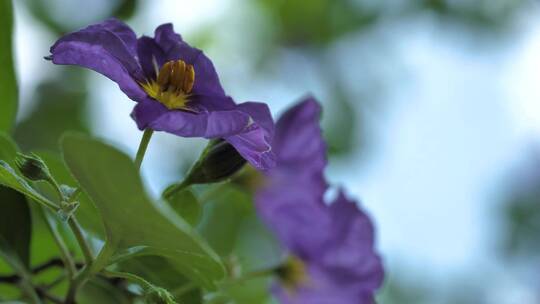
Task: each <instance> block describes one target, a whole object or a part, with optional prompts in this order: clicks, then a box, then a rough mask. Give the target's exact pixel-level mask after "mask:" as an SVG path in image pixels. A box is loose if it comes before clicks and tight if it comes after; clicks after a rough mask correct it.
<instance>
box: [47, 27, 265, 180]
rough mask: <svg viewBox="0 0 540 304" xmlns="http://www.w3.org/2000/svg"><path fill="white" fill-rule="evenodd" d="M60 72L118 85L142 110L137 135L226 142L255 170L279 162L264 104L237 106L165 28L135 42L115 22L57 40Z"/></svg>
mask: <svg viewBox="0 0 540 304" xmlns="http://www.w3.org/2000/svg"><path fill="white" fill-rule="evenodd" d="M50 51H51V55H50V56H49V57H47V59H51V60H52V62H53V63H55V64H61V65H78V66H82V67H85V68H89V69H92V70H94V71H96V72H98V73H101V74H103V75H105V76H106V77H108V78H109V79H111V80H112V81H114V82H116V83H117V84H118V86H119V87H120V89H121V90H122V91H123V92H124V93H125V94H126V95H127V96H128V97H129V98H130V99H132V100H134V101H136V102H137V105H136V106H135V108H134V109H133V112H132V114H131V117H132V118H133V119H134V120H135V122H136V123H137V126H138V127H139V129H141V130H144V129H148V128H149V129H152V130H155V131H164V132H168V133H172V134H175V135H178V136H182V137H204V138H209V139H210V138H224V139H225V140H227V141H228V142H229V143H231V144H232V145H233V146H234V147H235V148H236V149H237V150H238V152H239V153H240V154H241V155H242V156H243V157H244V158H245V159H246V160H247V161H249V162H250V163H251V164H252V165H254V166H255V167H256V168H258V169H263V170H266V169H268V168H271V167H272V166H273V165H274V163H275V161H274V155H273V153H272V151H271V146H270V143H271V141H272V137H273V129H274V124H273V120H272V117H271V115H270V111H269V109H268V107H267V105H266V104H263V103H257V102H246V103H242V104H238V105H237V104H235V102H234V101H233V100H232V98H230V97H229V96H227V95H226V94H225V92H224V90H223V88H222V86H221V83H220V81H219V77H218V75H217V73H216V71H215V68H214V65H213V64H212V62H211V61H210V59H209V58H208V57H207V56H206V55H205V54H204V53H203V52H202V51H201V50H199V49H197V48H194V47H191V46H190V45H189V44H187V43H186V42H185V41H183V40H182V37H181V36H180V35H179V34H177V33H175V32H174V30H173V26H172V25H171V24H163V25H160V26H159V27H158V28H156V30H155V34H154V37H153V38H151V37H147V36H142V37H140V38H137V36H136V35H135V33H134V32H133V30H132V29H131V28H129V27H128V26H127V25H126V24H124V23H123V22H121V21H119V20H116V19H109V20H106V21H104V22H101V23H98V24H95V25H90V26H88V27H86V28H84V29H82V30H79V31H76V32H73V33H69V34H67V35H65V36H63V37H62V38H60V39H59V40H58V41H57V42H56V43H55V44H54V45H53V46H52V47H51V49H50Z"/></svg>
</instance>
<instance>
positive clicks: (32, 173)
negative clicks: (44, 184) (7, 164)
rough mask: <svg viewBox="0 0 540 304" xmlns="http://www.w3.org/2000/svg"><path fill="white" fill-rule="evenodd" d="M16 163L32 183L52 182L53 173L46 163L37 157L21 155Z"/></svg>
mask: <svg viewBox="0 0 540 304" xmlns="http://www.w3.org/2000/svg"><path fill="white" fill-rule="evenodd" d="M15 163H16V164H17V167H18V168H19V171H21V173H22V174H23V175H24V177H26V178H27V179H29V180H32V181H50V180H52V177H51V172H50V171H49V168H48V167H47V165H46V164H45V162H44V161H43V160H42V159H41V158H39V157H38V156H37V155H35V154H32V155H25V154H22V153H19V155H18V157H17V158H16V159H15Z"/></svg>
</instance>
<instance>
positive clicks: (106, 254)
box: [64, 242, 115, 304]
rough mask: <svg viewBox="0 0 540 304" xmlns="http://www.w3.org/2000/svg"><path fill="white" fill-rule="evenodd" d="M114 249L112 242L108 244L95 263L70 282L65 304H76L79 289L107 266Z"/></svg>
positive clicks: (102, 249)
mask: <svg viewBox="0 0 540 304" xmlns="http://www.w3.org/2000/svg"><path fill="white" fill-rule="evenodd" d="M114 248H115V247H114V246H113V245H112V244H111V243H110V242H106V243H105V245H104V246H103V248H101V251H100V252H99V255H98V256H97V258H96V259H95V260H94V261H93V263H91V264H90V265H86V267H85V268H84V269H83V270H82V271H81V272H79V273H78V274H77V275H76V276H75V279H74V280H72V281H71V282H70V285H69V289H68V293H67V296H66V299H65V301H64V304H74V303H75V297H76V295H77V291H79V288H80V287H81V286H83V285H84V284H85V283H86V281H88V279H90V277H91V276H93V275H95V274H96V273H98V272H100V271H101V270H103V268H105V267H106V266H107V264H108V263H109V260H110V258H111V256H112V255H113V254H114Z"/></svg>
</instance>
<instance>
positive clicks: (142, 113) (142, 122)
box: [131, 97, 169, 130]
mask: <svg viewBox="0 0 540 304" xmlns="http://www.w3.org/2000/svg"><path fill="white" fill-rule="evenodd" d="M168 111H169V110H168V109H167V107H165V106H164V105H163V104H161V103H160V102H158V101H156V100H154V99H152V98H149V97H148V98H145V99H144V100H142V101H139V102H138V103H137V105H135V107H134V108H133V111H132V112H131V118H133V120H135V123H137V127H138V128H139V129H140V130H144V129H146V128H147V127H148V125H150V123H152V122H153V121H155V120H157V119H158V118H159V117H160V116H162V115H164V114H165V113H167V112H168Z"/></svg>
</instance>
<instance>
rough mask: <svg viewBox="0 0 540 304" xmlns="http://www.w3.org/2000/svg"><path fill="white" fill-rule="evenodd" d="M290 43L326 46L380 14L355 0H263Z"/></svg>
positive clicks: (279, 34)
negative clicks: (365, 7)
mask: <svg viewBox="0 0 540 304" xmlns="http://www.w3.org/2000/svg"><path fill="white" fill-rule="evenodd" d="M258 3H259V4H261V6H260V7H261V9H262V10H263V12H264V13H266V14H268V15H269V16H270V17H271V18H272V21H274V23H273V25H272V26H273V28H274V29H275V30H276V31H277V33H276V34H277V37H278V38H279V40H280V41H281V42H282V43H283V44H286V45H300V46H313V45H314V46H323V45H325V44H328V43H331V42H333V41H335V40H336V39H339V38H340V37H342V36H343V35H345V34H347V33H350V32H353V31H356V30H359V29H361V28H363V27H365V26H367V25H370V24H372V23H374V22H375V21H376V18H377V14H376V12H373V11H371V10H366V9H364V8H363V7H361V6H360V5H359V4H358V3H356V4H354V3H353V1H335V0H295V1H288V0H259V1H258Z"/></svg>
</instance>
